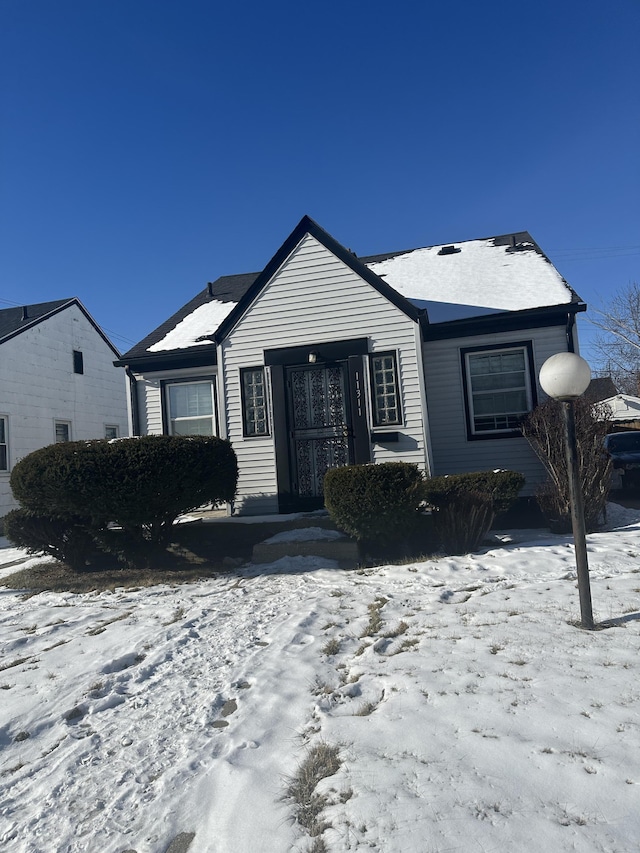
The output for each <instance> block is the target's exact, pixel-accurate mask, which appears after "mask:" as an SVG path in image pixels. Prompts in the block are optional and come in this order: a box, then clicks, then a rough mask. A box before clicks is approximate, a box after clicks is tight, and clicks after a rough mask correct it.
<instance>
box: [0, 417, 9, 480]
mask: <svg viewBox="0 0 640 853" xmlns="http://www.w3.org/2000/svg"><path fill="white" fill-rule="evenodd" d="M8 470H9V418H8V417H7V416H6V415H0V471H8Z"/></svg>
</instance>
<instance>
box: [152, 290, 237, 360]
mask: <svg viewBox="0 0 640 853" xmlns="http://www.w3.org/2000/svg"><path fill="white" fill-rule="evenodd" d="M237 304H238V303H237V302H219V301H218V300H217V299H213V300H212V301H211V302H207V303H205V304H204V305H199V306H198V307H197V308H196V309H195V310H194V311H193V312H192V313H191V314H188V315H187V316H186V317H185V318H184V319H183V320H180V322H179V323H178V324H177V326H174V328H173V329H171V330H170V331H169V332H167V334H166V335H165V336H164V337H163V338H162V339H161V340H159V341H158V342H157V343H155V344H152V345H151V346H150V347H148V348H147V349H148V352H160V351H162V350H174V349H185V348H186V347H192V346H198V344H200V345H202V344H210V343H211V338H210V337H209V336H210V335H211V334H213V333H214V332H215V330H216V329H217V328H218V326H219V325H220V323H222V321H223V320H224V319H225V317H227V316H228V315H229V314H230V313H231V311H233V309H234V308H235V307H236V305H237Z"/></svg>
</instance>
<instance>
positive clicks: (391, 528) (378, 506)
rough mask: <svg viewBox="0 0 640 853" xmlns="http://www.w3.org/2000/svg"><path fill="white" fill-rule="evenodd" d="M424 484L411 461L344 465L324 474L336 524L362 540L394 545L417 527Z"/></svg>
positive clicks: (388, 545) (420, 474) (376, 543)
mask: <svg viewBox="0 0 640 853" xmlns="http://www.w3.org/2000/svg"><path fill="white" fill-rule="evenodd" d="M423 484H424V477H423V475H422V472H421V471H420V469H419V468H418V466H417V465H412V464H410V463H409V462H383V463H381V464H379V465H345V466H344V467H342V468H332V469H330V470H329V471H327V473H326V475H325V478H324V498H325V506H326V508H327V509H328V511H329V514H330V516H331V518H332V519H333V521H334V522H335V524H336V526H337V527H339V528H340V530H344V532H345V533H348V534H349V535H350V536H353V537H354V538H355V539H357V540H358V541H359V542H366V543H371V544H374V545H377V546H381V547H393V546H394V545H397V544H399V543H400V542H401V540H402V539H404V538H405V537H406V536H408V535H409V534H411V533H412V532H413V531H414V530H415V528H416V523H417V521H418V517H419V515H420V513H419V507H420V504H421V503H422V500H423V497H422V487H423Z"/></svg>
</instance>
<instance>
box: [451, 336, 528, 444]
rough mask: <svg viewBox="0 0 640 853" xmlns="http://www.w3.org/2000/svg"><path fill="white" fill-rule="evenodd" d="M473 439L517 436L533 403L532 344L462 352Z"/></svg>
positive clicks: (468, 422) (468, 419) (467, 405)
mask: <svg viewBox="0 0 640 853" xmlns="http://www.w3.org/2000/svg"><path fill="white" fill-rule="evenodd" d="M462 360H463V361H462V370H463V374H464V378H465V386H466V388H465V390H466V400H465V402H466V407H467V426H468V434H469V437H470V438H483V437H487V438H492V437H498V436H500V435H516V434H517V433H518V431H519V426H520V422H521V421H522V419H523V417H524V416H525V415H526V414H527V413H528V412H530V411H531V409H532V408H533V406H534V395H535V379H534V377H533V376H532V364H533V353H532V348H531V343H530V342H527V343H523V344H518V345H515V346H509V347H500V346H492V347H486V348H483V349H481V350H478V349H474V350H471V349H468V350H463V351H462Z"/></svg>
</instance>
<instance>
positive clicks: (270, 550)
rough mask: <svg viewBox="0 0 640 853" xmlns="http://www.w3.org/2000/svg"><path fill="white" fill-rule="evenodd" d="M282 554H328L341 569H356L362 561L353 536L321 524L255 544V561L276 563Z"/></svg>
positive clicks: (287, 531) (278, 534) (297, 555)
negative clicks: (351, 537) (350, 537)
mask: <svg viewBox="0 0 640 853" xmlns="http://www.w3.org/2000/svg"><path fill="white" fill-rule="evenodd" d="M281 557H325V558H326V559H329V560H335V561H336V562H337V563H338V566H339V567H340V568H341V569H352V568H355V567H356V566H357V565H358V564H359V562H360V556H359V553H358V545H357V543H356V542H354V541H353V539H349V537H348V536H345V535H344V534H343V533H339V532H338V531H337V530H330V529H326V528H324V526H323V527H321V526H320V525H313V526H311V527H302V528H295V529H291V530H285V531H283V532H282V533H277V534H276V535H275V536H271V537H269V538H268V539H265V540H264V542H258V544H257V545H254V546H253V557H252V561H253V562H254V563H273V562H275V561H276V560H279V559H280V558H281Z"/></svg>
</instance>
